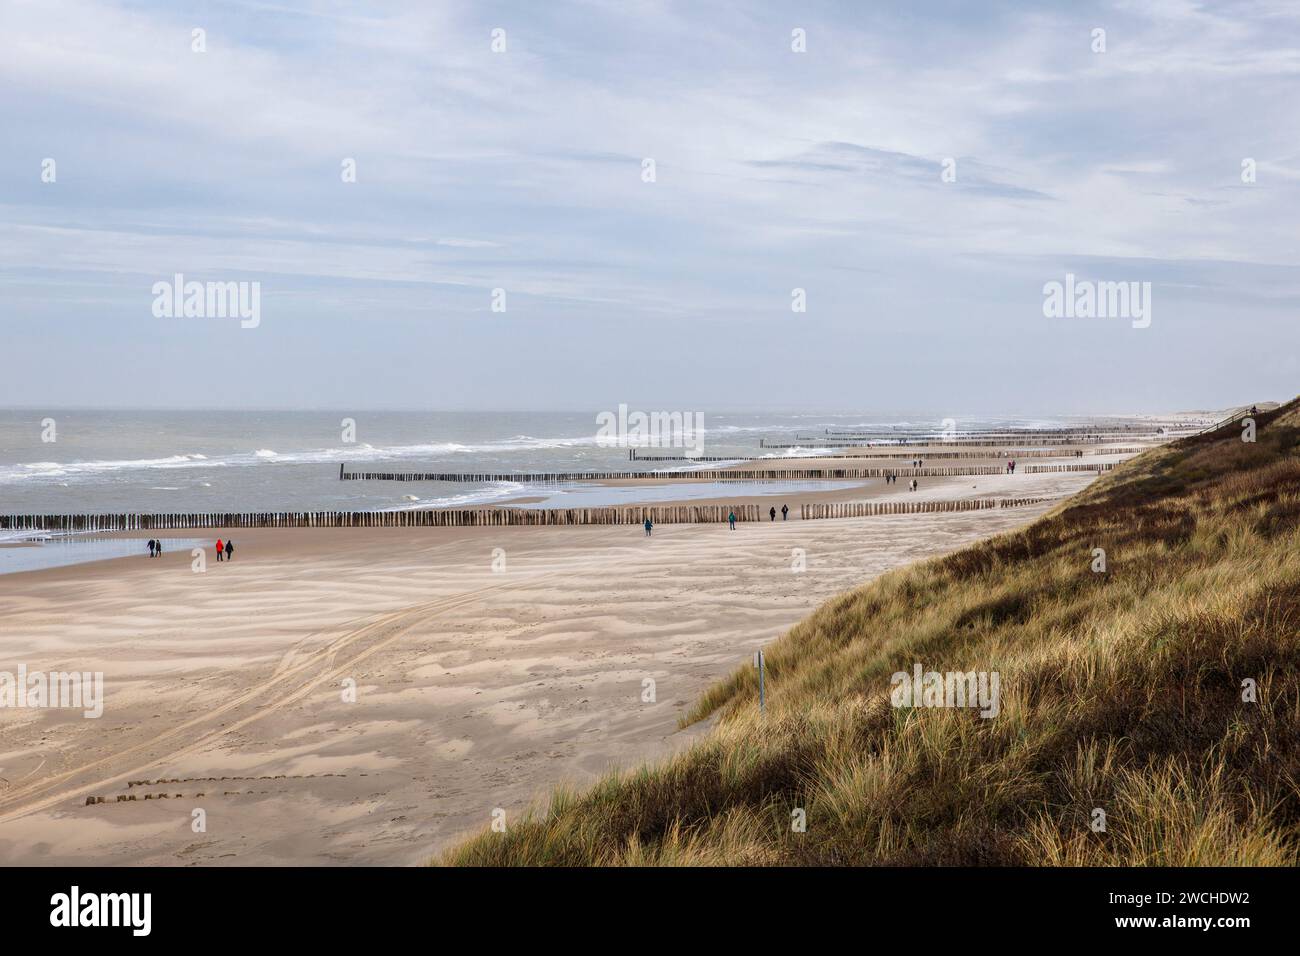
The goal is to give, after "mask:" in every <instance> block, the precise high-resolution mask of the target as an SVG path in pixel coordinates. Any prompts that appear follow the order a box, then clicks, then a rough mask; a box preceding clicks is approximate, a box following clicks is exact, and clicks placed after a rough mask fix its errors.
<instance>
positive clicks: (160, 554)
mask: <svg viewBox="0 0 1300 956" xmlns="http://www.w3.org/2000/svg"><path fill="white" fill-rule="evenodd" d="M153 546H154V547H155V548H157V549H158V557H160V558H161V557H162V538H159V539H158V540H157V541H155V542H154V543H153Z"/></svg>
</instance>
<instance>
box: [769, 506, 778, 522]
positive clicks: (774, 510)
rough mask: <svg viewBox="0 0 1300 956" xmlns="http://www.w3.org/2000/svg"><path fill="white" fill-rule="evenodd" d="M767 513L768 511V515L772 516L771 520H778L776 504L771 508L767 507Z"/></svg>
mask: <svg viewBox="0 0 1300 956" xmlns="http://www.w3.org/2000/svg"><path fill="white" fill-rule="evenodd" d="M767 513H768V515H769V516H770V518H771V520H773V521H775V520H776V505H773V506H772V507H771V508H768V509H767Z"/></svg>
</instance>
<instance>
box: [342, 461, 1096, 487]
mask: <svg viewBox="0 0 1300 956" xmlns="http://www.w3.org/2000/svg"><path fill="white" fill-rule="evenodd" d="M1113 467H1114V465H1113V464H1112V463H1109V462H1098V463H1094V464H1086V465H1026V466H1025V467H1024V468H1023V469H1022V470H1023V471H1025V472H1031V473H1032V472H1039V471H1109V470H1110V469H1111V468H1113ZM1004 473H1006V466H1005V465H973V466H970V467H965V468H759V469H746V470H745V471H718V470H702V471H572V472H532V473H522V472H504V473H497V474H486V473H465V472H442V471H432V472H415V471H345V470H344V469H343V466H342V465H340V466H339V479H340V480H341V481H446V482H455V481H468V482H487V481H515V482H521V483H523V484H548V483H555V482H566V481H640V480H655V481H682V480H686V479H691V480H697V481H698V480H701V479H702V480H705V481H755V480H757V481H790V480H796V481H798V480H810V479H834V478H884V477H885V476H886V475H897V476H898V477H900V478H951V477H955V476H961V475H966V476H970V475H1001V474H1004Z"/></svg>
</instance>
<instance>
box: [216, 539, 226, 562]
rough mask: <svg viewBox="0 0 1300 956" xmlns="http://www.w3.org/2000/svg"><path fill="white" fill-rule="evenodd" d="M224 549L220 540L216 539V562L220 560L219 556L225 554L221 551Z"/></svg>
mask: <svg viewBox="0 0 1300 956" xmlns="http://www.w3.org/2000/svg"><path fill="white" fill-rule="evenodd" d="M224 547H225V545H223V544H222V543H221V539H220V538H218V539H217V560H218V561H220V560H221V556H222V555H223V554H224V553H225V552H224V551H223V550H222V549H223V548H224Z"/></svg>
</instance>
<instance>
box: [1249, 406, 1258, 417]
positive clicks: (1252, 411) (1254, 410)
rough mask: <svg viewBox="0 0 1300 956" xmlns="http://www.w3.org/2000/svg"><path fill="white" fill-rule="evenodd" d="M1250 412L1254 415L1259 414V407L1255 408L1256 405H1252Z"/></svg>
mask: <svg viewBox="0 0 1300 956" xmlns="http://www.w3.org/2000/svg"><path fill="white" fill-rule="evenodd" d="M1250 413H1251V414H1252V415H1258V414H1259V410H1258V409H1257V408H1255V406H1254V405H1252V406H1250Z"/></svg>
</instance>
